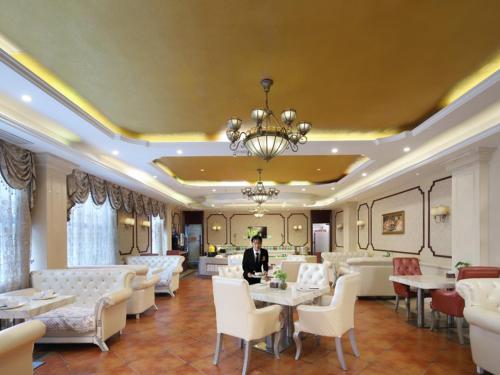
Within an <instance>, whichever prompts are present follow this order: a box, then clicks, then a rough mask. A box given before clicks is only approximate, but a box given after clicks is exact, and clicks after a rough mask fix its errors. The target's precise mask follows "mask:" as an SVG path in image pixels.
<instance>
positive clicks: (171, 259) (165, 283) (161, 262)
mask: <svg viewBox="0 0 500 375" xmlns="http://www.w3.org/2000/svg"><path fill="white" fill-rule="evenodd" d="M182 262H184V257H183V256H180V255H160V256H128V257H127V258H126V263H127V264H135V265H145V266H148V267H150V269H158V268H161V269H162V271H161V273H160V282H159V283H158V284H156V287H155V291H156V293H168V294H170V295H171V296H172V297H175V294H174V292H175V291H176V290H177V289H179V279H180V274H181V272H182Z"/></svg>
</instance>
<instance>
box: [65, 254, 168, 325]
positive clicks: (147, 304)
mask: <svg viewBox="0 0 500 375" xmlns="http://www.w3.org/2000/svg"><path fill="white" fill-rule="evenodd" d="M70 268H71V269H89V268H94V269H102V268H117V269H125V270H130V271H132V272H134V273H135V277H134V279H133V280H132V296H131V297H130V299H129V300H128V302H127V314H128V315H135V318H136V319H139V318H140V316H141V314H142V313H143V312H145V311H146V310H148V309H149V308H151V307H154V308H155V309H156V310H158V307H157V306H156V303H155V285H156V284H158V283H159V282H160V275H159V273H160V272H161V271H162V269H153V270H151V272H150V270H149V267H148V266H143V265H132V264H116V265H97V266H77V267H70Z"/></svg>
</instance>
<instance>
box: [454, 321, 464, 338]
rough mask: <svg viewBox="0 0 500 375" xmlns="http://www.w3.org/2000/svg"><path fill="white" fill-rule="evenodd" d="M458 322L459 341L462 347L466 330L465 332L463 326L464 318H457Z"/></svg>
mask: <svg viewBox="0 0 500 375" xmlns="http://www.w3.org/2000/svg"><path fill="white" fill-rule="evenodd" d="M455 320H456V322H457V332H458V341H459V342H460V344H461V345H463V344H464V330H463V328H464V327H463V324H464V318H459V317H456V318H455Z"/></svg>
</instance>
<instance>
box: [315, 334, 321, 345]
mask: <svg viewBox="0 0 500 375" xmlns="http://www.w3.org/2000/svg"><path fill="white" fill-rule="evenodd" d="M319 344H321V336H320V335H316V345H318V346H319Z"/></svg>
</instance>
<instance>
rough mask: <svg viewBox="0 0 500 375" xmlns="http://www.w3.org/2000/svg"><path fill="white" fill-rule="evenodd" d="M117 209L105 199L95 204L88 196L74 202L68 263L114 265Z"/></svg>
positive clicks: (116, 255) (69, 229) (115, 259)
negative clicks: (80, 201)
mask: <svg viewBox="0 0 500 375" xmlns="http://www.w3.org/2000/svg"><path fill="white" fill-rule="evenodd" d="M117 261H118V250H117V224H116V211H115V210H113V208H112V207H111V205H110V204H109V200H106V202H104V204H103V205H102V206H97V205H95V204H94V201H93V200H92V198H91V197H89V198H88V199H87V201H86V202H85V203H83V204H77V205H76V206H75V207H73V209H72V211H71V220H70V221H69V222H68V266H85V265H99V264H116V263H117Z"/></svg>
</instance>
